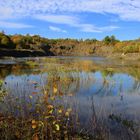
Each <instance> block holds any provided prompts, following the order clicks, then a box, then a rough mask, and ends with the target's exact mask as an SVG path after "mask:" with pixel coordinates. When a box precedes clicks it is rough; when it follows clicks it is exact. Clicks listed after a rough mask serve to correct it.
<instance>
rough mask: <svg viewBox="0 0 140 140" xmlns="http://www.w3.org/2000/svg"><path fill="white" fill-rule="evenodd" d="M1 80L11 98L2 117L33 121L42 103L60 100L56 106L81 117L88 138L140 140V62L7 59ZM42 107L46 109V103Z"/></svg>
mask: <svg viewBox="0 0 140 140" xmlns="http://www.w3.org/2000/svg"><path fill="white" fill-rule="evenodd" d="M0 79H1V81H3V85H2V87H3V88H4V90H6V92H7V93H8V95H6V97H4V99H3V101H2V103H1V105H0V110H1V113H2V114H5V115H9V114H12V115H14V116H16V117H21V116H22V117H23V116H24V117H30V115H31V111H33V110H34V109H36V104H38V103H40V99H42V98H44V99H46V98H55V99H56V100H55V101H51V102H53V105H58V104H59V105H60V104H61V106H63V107H64V108H65V109H66V108H67V107H68V108H71V109H72V110H73V111H74V112H75V113H76V114H77V116H78V117H77V118H78V122H79V123H80V126H79V128H78V129H80V131H82V132H83V133H89V135H93V134H95V133H98V131H101V132H102V134H103V135H104V137H103V139H108V140H109V139H110V140H112V139H115V140H120V139H139V138H140V62H137V61H125V60H115V59H107V58H103V57H36V58H5V59H0ZM44 93H47V96H46V94H44ZM48 94H49V96H48ZM17 98H18V100H16V99H17ZM52 100H53V99H52ZM29 102H30V105H31V107H28V106H27V103H29ZM15 106H16V107H17V108H19V106H20V108H21V110H22V111H19V110H18V109H17V108H15ZM41 108H42V109H43V110H44V108H45V107H44V105H43V104H42V103H41ZM36 117H38V115H37V114H34V118H36ZM75 125H76V124H75Z"/></svg>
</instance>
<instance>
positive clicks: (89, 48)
mask: <svg viewBox="0 0 140 140" xmlns="http://www.w3.org/2000/svg"><path fill="white" fill-rule="evenodd" d="M116 53H120V54H124V55H125V54H127V53H140V39H137V40H130V41H119V40H117V39H116V38H115V36H110V37H109V36H106V37H105V38H104V39H103V40H102V41H99V40H97V39H86V40H82V39H81V40H77V39H69V38H67V39H47V38H43V37H40V36H39V35H34V36H30V35H29V34H27V35H18V34H16V35H6V34H5V33H3V32H1V33H0V56H14V57H24V56H26V57H27V56H49V55H51V56H52V55H78V56H79V55H85V56H87V55H94V54H96V55H103V56H106V55H109V54H116Z"/></svg>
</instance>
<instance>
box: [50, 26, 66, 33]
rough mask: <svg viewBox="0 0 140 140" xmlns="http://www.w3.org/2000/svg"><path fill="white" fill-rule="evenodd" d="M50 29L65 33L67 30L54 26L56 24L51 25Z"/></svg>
mask: <svg viewBox="0 0 140 140" xmlns="http://www.w3.org/2000/svg"><path fill="white" fill-rule="evenodd" d="M49 29H50V30H52V31H55V32H63V33H66V32H67V31H66V30H62V29H61V28H58V27H54V26H49Z"/></svg>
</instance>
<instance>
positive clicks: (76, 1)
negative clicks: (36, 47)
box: [0, 0, 140, 40]
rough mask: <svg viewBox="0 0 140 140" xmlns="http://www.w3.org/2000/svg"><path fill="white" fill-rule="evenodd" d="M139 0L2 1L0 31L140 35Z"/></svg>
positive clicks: (74, 35)
mask: <svg viewBox="0 0 140 140" xmlns="http://www.w3.org/2000/svg"><path fill="white" fill-rule="evenodd" d="M139 13H140V0H125V1H122V0H0V30H4V31H5V32H6V33H8V34H16V33H18V34H19V33H20V34H27V33H29V34H31V35H33V34H39V35H41V36H43V37H48V38H78V39H80V38H84V39H85V38H97V39H103V38H104V37H105V36H106V35H115V36H116V37H117V38H118V39H120V40H128V39H136V38H139V37H140V14H139Z"/></svg>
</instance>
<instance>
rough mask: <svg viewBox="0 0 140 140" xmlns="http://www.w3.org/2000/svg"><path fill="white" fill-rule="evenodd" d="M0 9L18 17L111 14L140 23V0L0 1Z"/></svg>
mask: <svg viewBox="0 0 140 140" xmlns="http://www.w3.org/2000/svg"><path fill="white" fill-rule="evenodd" d="M2 8H3V10H2V11H3V13H4V12H5V10H4V9H9V10H10V12H9V13H11V14H12V15H13V16H18V17H23V16H30V15H34V14H48V13H51V14H52V13H67V12H77V13H78V12H93V13H111V14H116V15H118V16H119V17H120V18H121V19H123V20H135V21H140V14H139V13H140V0H125V1H122V0H30V1H29V0H0V9H2ZM2 11H1V12H0V13H2ZM5 16H7V14H6V15H5Z"/></svg>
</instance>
